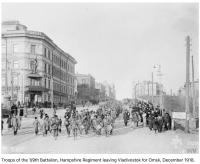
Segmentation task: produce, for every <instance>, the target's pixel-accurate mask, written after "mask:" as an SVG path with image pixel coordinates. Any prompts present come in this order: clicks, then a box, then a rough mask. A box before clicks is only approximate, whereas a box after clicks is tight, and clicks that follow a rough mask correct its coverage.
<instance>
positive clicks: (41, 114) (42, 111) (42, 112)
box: [39, 108, 44, 119]
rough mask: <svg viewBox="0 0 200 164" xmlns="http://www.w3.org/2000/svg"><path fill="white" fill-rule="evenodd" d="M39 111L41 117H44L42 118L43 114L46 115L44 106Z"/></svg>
mask: <svg viewBox="0 0 200 164" xmlns="http://www.w3.org/2000/svg"><path fill="white" fill-rule="evenodd" d="M39 113H40V119H42V118H43V115H44V110H43V108H41V109H40V111H39Z"/></svg>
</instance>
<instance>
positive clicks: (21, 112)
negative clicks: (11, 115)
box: [19, 102, 24, 120]
mask: <svg viewBox="0 0 200 164" xmlns="http://www.w3.org/2000/svg"><path fill="white" fill-rule="evenodd" d="M19 116H20V120H22V117H23V116H24V105H23V102H22V103H21V105H20V110H19Z"/></svg>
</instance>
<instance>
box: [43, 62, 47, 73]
mask: <svg viewBox="0 0 200 164" xmlns="http://www.w3.org/2000/svg"><path fill="white" fill-rule="evenodd" d="M46 71H47V64H46V63H44V72H46Z"/></svg>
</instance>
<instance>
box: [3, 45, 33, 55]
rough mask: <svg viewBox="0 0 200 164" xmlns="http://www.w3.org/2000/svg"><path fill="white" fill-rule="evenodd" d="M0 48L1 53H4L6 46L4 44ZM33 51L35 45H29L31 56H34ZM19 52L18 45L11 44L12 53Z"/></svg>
mask: <svg viewBox="0 0 200 164" xmlns="http://www.w3.org/2000/svg"><path fill="white" fill-rule="evenodd" d="M1 48H2V51H1V52H2V53H6V45H5V44H3V45H2V46H1ZM35 49H36V45H31V47H30V53H31V54H35ZM18 52H19V45H18V44H13V53H18Z"/></svg>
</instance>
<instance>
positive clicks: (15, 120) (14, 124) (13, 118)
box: [11, 114, 18, 135]
mask: <svg viewBox="0 0 200 164" xmlns="http://www.w3.org/2000/svg"><path fill="white" fill-rule="evenodd" d="M11 125H12V127H13V131H14V135H17V130H18V118H17V117H16V115H15V114H14V115H13V117H12V120H11Z"/></svg>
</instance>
